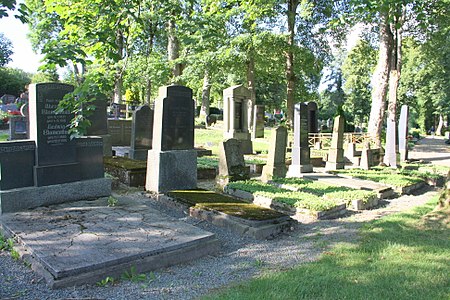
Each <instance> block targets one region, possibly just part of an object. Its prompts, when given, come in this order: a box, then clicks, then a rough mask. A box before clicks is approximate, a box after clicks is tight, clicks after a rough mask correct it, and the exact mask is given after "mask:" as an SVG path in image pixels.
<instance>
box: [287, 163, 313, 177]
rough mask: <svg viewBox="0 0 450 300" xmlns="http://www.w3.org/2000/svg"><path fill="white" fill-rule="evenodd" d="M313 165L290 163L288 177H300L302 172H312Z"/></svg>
mask: <svg viewBox="0 0 450 300" xmlns="http://www.w3.org/2000/svg"><path fill="white" fill-rule="evenodd" d="M312 172H313V166H312V165H311V164H308V165H290V166H289V169H288V172H287V174H286V177H298V176H300V175H301V174H302V173H312Z"/></svg>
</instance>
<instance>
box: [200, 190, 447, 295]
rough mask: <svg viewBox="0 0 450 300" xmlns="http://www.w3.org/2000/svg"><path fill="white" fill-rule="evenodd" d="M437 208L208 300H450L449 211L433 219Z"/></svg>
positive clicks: (376, 226) (391, 221)
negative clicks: (309, 261) (292, 267)
mask: <svg viewBox="0 0 450 300" xmlns="http://www.w3.org/2000/svg"><path fill="white" fill-rule="evenodd" d="M435 205H436V199H434V200H433V201H432V202H430V203H429V204H427V205H426V206H423V207H420V208H417V209H415V210H413V211H410V212H407V213H401V214H396V215H392V216H388V217H384V218H382V219H379V220H376V221H372V222H369V223H368V224H366V225H365V226H363V228H362V229H361V235H362V239H361V241H360V242H359V243H358V244H348V243H341V244H339V245H338V246H336V247H333V248H332V249H331V250H329V251H327V252H324V254H323V255H322V256H321V258H320V259H319V260H318V261H316V262H312V263H305V264H303V265H300V266H299V267H296V268H294V269H292V270H290V271H287V272H278V273H270V274H265V275H263V276H261V277H260V278H257V279H253V280H250V281H248V282H245V283H243V284H240V285H237V286H232V287H229V288H227V289H224V290H222V291H219V292H217V293H215V294H212V295H209V296H207V297H205V299H377V300H378V299H450V228H449V224H450V223H449V221H450V209H448V208H447V209H446V210H444V211H440V212H432V213H430V211H431V210H432V209H433V208H434V207H435ZM427 214H428V215H427ZM280 255H281V254H280Z"/></svg>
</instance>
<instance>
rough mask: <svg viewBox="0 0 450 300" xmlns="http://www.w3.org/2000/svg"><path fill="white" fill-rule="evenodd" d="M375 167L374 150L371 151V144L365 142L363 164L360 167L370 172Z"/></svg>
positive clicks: (362, 152)
mask: <svg viewBox="0 0 450 300" xmlns="http://www.w3.org/2000/svg"><path fill="white" fill-rule="evenodd" d="M372 166H373V156H372V149H370V143H369V142H364V146H363V149H362V151H361V162H360V164H359V167H360V168H361V169H363V170H369V169H370V168H371V167H372Z"/></svg>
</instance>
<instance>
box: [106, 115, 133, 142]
mask: <svg viewBox="0 0 450 300" xmlns="http://www.w3.org/2000/svg"><path fill="white" fill-rule="evenodd" d="M108 132H109V134H110V135H111V145H112V146H130V141H131V120H119V119H117V120H116V119H108Z"/></svg>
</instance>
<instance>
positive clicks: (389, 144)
mask: <svg viewBox="0 0 450 300" xmlns="http://www.w3.org/2000/svg"><path fill="white" fill-rule="evenodd" d="M401 25H402V18H401V17H400V18H395V20H394V23H392V24H391V34H392V37H393V43H392V46H393V47H392V56H391V61H390V67H389V68H390V71H389V103H388V110H387V122H388V124H393V128H392V129H391V130H388V131H387V132H386V155H385V157H384V163H385V164H386V165H388V166H391V167H397V155H396V153H397V147H396V144H397V134H396V133H397V130H396V123H397V122H396V116H397V90H398V85H399V83H400V73H401V65H402V52H401V51H402V29H401ZM397 27H398V28H397ZM390 127H392V125H390ZM388 129H389V128H388ZM388 148H389V151H390V152H391V153H392V154H391V155H389V154H388Z"/></svg>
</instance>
